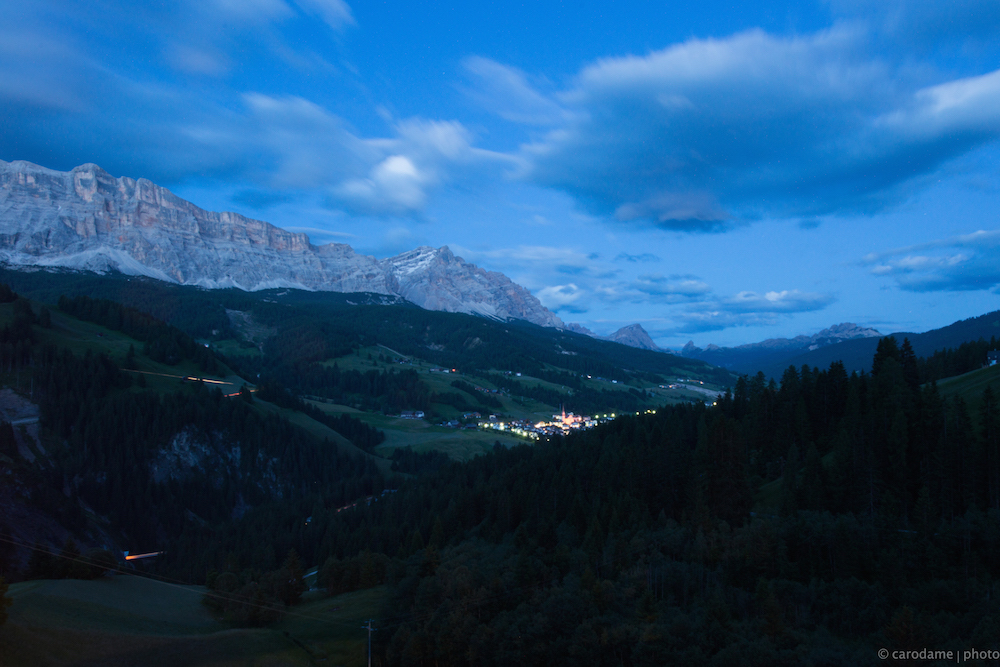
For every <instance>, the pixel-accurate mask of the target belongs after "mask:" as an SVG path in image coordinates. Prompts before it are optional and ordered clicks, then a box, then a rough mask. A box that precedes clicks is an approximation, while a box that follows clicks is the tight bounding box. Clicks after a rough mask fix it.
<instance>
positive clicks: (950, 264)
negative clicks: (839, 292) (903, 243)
mask: <svg viewBox="0 0 1000 667" xmlns="http://www.w3.org/2000/svg"><path fill="white" fill-rule="evenodd" d="M863 261H864V264H865V265H867V266H869V267H870V271H871V273H872V274H874V275H876V276H885V277H889V278H893V279H895V281H896V284H897V285H898V286H899V287H900V289H903V290H906V291H908V292H968V291H976V290H992V291H993V292H997V293H1000V230H989V231H985V230H980V231H977V232H973V233H972V234H965V235H962V236H956V237H953V238H949V239H942V240H939V241H933V242H931V243H923V244H920V245H915V246H909V247H906V248H897V249H895V250H889V251H887V252H883V253H877V254H875V253H873V254H871V255H868V256H867V257H865V258H864V260H863Z"/></svg>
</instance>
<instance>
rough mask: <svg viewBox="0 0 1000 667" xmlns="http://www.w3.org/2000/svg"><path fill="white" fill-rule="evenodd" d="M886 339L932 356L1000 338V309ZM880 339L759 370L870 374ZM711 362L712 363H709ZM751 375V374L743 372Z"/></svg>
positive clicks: (856, 342)
mask: <svg viewBox="0 0 1000 667" xmlns="http://www.w3.org/2000/svg"><path fill="white" fill-rule="evenodd" d="M886 335H887V336H894V337H895V338H896V340H897V341H899V342H900V343H902V342H903V339H904V338H907V339H909V341H910V345H911V346H912V347H913V351H914V352H915V353H916V355H917V356H918V357H929V356H931V355H932V354H934V352H936V351H938V350H944V349H946V348H957V347H958V346H959V345H961V344H962V343H966V342H969V341H975V340H979V339H980V338H985V339H986V340H989V339H990V338H992V337H994V336H997V337H1000V310H996V311H993V312H989V313H985V314H983V315H979V316H978V317H970V318H968V319H964V320H959V321H958V322H953V323H952V324H949V325H947V326H944V327H941V328H939V329H931V330H930V331H925V332H923V333H913V332H907V331H897V332H893V333H891V334H886ZM878 341H879V339H878V338H856V339H853V340H845V341H843V342H840V343H836V344H834V345H829V346H826V347H821V348H819V349H816V350H809V351H800V352H799V353H798V354H795V355H792V356H790V357H786V358H784V359H783V360H781V361H780V362H778V363H772V364H769V365H763V366H761V367H760V368H758V369H754V371H753V372H754V373H756V372H757V370H762V371H764V373H765V374H766V375H768V376H769V377H774V378H780V377H781V374H782V372H784V370H785V369H786V368H788V367H789V366H796V367H799V366H803V365H806V364H808V365H809V366H816V367H819V368H828V367H829V366H830V363H831V362H833V361H842V362H844V367H845V368H846V369H847V372H848V373H850V372H851V371H865V372H870V371H871V367H872V358H873V357H874V356H875V350H876V348H877V347H878ZM983 361H985V359H984V360H983ZM709 363H711V362H709ZM742 372H748V371H742Z"/></svg>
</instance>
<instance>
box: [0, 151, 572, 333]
mask: <svg viewBox="0 0 1000 667" xmlns="http://www.w3.org/2000/svg"><path fill="white" fill-rule="evenodd" d="M0 261H2V262H5V263H7V264H9V265H15V266H40V267H65V268H72V269H81V270H89V271H96V272H107V271H119V272H121V273H125V274H131V275H145V276H150V277H152V278H157V279H160V280H165V281H169V282H174V283H179V284H185V285H199V286H202V287H206V288H222V287H237V288H239V289H243V290H248V291H254V290H261V289H268V288H275V287H291V288H297V289H305V290H315V291H332V292H373V293H376V294H386V295H394V296H400V297H403V298H405V299H407V300H409V301H411V302H413V303H415V304H417V305H418V306H421V307H423V308H427V309H430V310H443V311H449V312H462V313H476V314H479V315H484V316H487V317H492V318H497V319H507V318H514V319H523V320H528V321H530V322H534V323H535V324H539V325H542V326H547V327H563V326H564V325H563V322H562V320H560V319H559V318H558V317H557V316H556V315H555V314H553V313H552V312H550V311H549V310H548V309H546V308H545V307H544V306H543V305H542V304H541V303H540V302H539V301H538V299H537V298H535V297H534V296H533V295H532V294H531V293H530V292H528V290H526V289H525V288H523V287H521V286H520V285H517V284H516V283H514V282H512V281H511V280H510V279H509V278H507V277H506V276H505V275H503V274H501V273H497V272H494V271H486V270H484V269H481V268H479V267H477V266H475V265H474V264H470V263H468V262H466V261H464V260H463V259H462V258H461V257H456V256H455V255H454V254H453V253H452V252H451V251H450V250H449V249H448V247H447V246H444V247H442V248H437V249H435V248H429V247H426V246H425V247H420V248H417V249H415V250H412V251H410V252H406V253H403V254H401V255H397V256H396V257H390V258H388V259H383V260H379V259H376V258H375V257H370V256H367V255H360V254H358V253H356V252H354V249H353V248H351V247H350V246H349V245H345V244H342V243H329V244H326V245H319V246H316V245H313V244H312V243H310V242H309V237H308V236H306V235H305V234H295V233H292V232H288V231H285V230H283V229H279V228H278V227H275V226H274V225H271V224H269V223H267V222H263V221H260V220H253V219H251V218H247V217H244V216H242V215H239V214H237V213H216V212H212V211H206V210H204V209H201V208H199V207H198V206H195V205H194V204H192V203H191V202H188V201H185V200H184V199H181V198H180V197H178V196H176V195H175V194H173V193H172V192H170V191H169V190H167V189H165V188H162V187H160V186H158V185H156V184H154V183H152V182H150V181H148V180H146V179H143V178H140V179H138V180H136V179H132V178H128V177H121V178H115V177H114V176H112V175H110V174H108V173H107V172H106V171H104V170H103V169H101V168H100V167H98V166H97V165H95V164H85V165H82V166H79V167H76V168H75V169H72V170H71V171H68V172H61V171H55V170H52V169H46V168H45V167H40V166H38V165H35V164H32V163H30V162H24V161H13V162H4V161H2V160H0Z"/></svg>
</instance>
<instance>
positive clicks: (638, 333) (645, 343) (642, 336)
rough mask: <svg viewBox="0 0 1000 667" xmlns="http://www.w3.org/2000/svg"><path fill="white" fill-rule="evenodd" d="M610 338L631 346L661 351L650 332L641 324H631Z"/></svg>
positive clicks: (609, 337)
mask: <svg viewBox="0 0 1000 667" xmlns="http://www.w3.org/2000/svg"><path fill="white" fill-rule="evenodd" d="M608 339H609V340H613V341H615V342H616V343H621V344H622V345H628V346H629V347H638V348H641V349H643V350H654V351H659V350H660V347H659V346H658V345H657V344H656V343H654V342H653V339H652V338H650V336H649V334H648V333H647V332H646V330H645V329H643V328H642V325H641V324H629V325H628V326H624V327H622V328H621V329H619V330H618V331H616V332H614V333H613V334H611V335H610V336H608Z"/></svg>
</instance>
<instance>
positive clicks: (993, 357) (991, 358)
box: [986, 350, 1000, 366]
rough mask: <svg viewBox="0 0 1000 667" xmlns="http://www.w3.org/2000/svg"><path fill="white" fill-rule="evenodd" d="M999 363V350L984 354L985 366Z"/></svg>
mask: <svg viewBox="0 0 1000 667" xmlns="http://www.w3.org/2000/svg"><path fill="white" fill-rule="evenodd" d="M998 363H1000V350H993V351H991V352H987V353H986V365H987V366H996V365H997V364H998Z"/></svg>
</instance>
